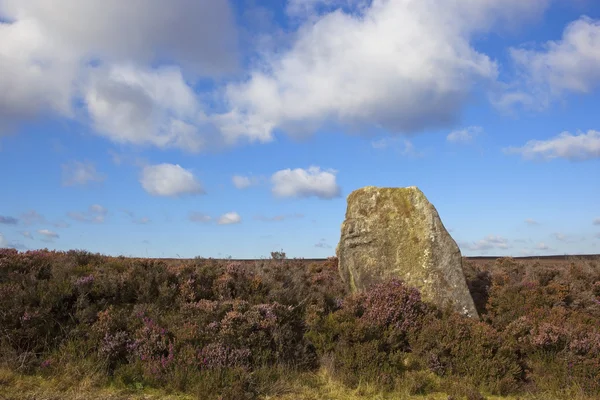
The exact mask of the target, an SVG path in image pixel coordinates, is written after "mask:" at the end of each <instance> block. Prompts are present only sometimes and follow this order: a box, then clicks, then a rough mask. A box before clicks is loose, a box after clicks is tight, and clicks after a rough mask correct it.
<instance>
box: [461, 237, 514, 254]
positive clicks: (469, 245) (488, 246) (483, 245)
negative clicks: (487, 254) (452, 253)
mask: <svg viewBox="0 0 600 400" xmlns="http://www.w3.org/2000/svg"><path fill="white" fill-rule="evenodd" d="M459 244H460V247H462V248H464V249H467V250H472V251H487V250H492V249H503V250H505V249H508V248H509V247H510V246H509V244H508V239H506V238H503V237H501V236H496V235H488V236H486V237H485V238H483V239H481V240H478V241H475V242H460V243H459Z"/></svg>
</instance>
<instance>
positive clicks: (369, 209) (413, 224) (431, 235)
mask: <svg viewBox="0 0 600 400" xmlns="http://www.w3.org/2000/svg"><path fill="white" fill-rule="evenodd" d="M336 251H337V254H338V259H339V268H340V275H341V276H342V279H344V281H345V282H346V283H347V285H348V287H349V288H350V290H353V291H357V290H363V289H366V288H368V287H369V286H371V285H372V284H375V283H378V282H381V281H382V280H385V279H389V278H392V277H400V278H402V279H404V280H405V281H406V282H407V283H408V284H409V285H412V286H415V287H417V288H419V289H420V290H421V292H422V295H423V298H424V299H426V300H429V301H431V302H433V303H436V304H438V305H440V306H445V305H451V306H453V307H455V308H456V309H457V310H458V311H461V312H462V311H463V310H464V309H466V310H467V314H470V315H473V316H476V315H477V313H476V311H475V306H474V304H473V300H472V298H471V296H470V294H469V292H468V289H467V285H466V281H465V278H464V275H463V272H462V257H461V254H460V250H459V248H458V246H457V245H456V242H455V241H454V240H453V239H452V237H451V236H450V235H449V233H448V232H447V231H446V229H445V228H444V225H443V224H442V222H441V219H440V217H439V215H438V213H437V211H436V209H435V207H433V205H432V204H431V203H430V202H429V201H428V200H427V198H426V197H425V195H424V194H423V192H421V190H419V189H418V188H417V187H415V186H412V187H408V188H378V187H374V186H367V187H364V188H362V189H358V190H355V191H354V192H352V193H351V194H350V195H349V196H348V199H347V209H346V216H345V221H344V222H343V224H342V229H341V238H340V242H339V244H338V247H337V250H336Z"/></svg>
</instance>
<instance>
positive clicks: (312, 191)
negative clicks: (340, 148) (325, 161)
mask: <svg viewBox="0 0 600 400" xmlns="http://www.w3.org/2000/svg"><path fill="white" fill-rule="evenodd" d="M336 174H337V171H335V170H328V171H321V168H320V167H316V166H311V167H309V168H308V169H307V170H305V169H302V168H296V169H294V170H292V169H289V168H288V169H284V170H281V171H277V172H275V173H274V174H273V176H272V177H271V182H272V184H273V188H272V189H271V191H272V192H273V194H274V195H275V196H277V197H311V196H315V197H318V198H321V199H332V198H335V197H339V196H340V194H341V188H340V187H339V186H338V184H337V182H336Z"/></svg>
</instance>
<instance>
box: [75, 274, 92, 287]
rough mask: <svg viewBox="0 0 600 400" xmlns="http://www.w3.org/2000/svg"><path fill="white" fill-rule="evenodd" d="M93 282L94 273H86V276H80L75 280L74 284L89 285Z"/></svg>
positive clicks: (79, 285)
mask: <svg viewBox="0 0 600 400" xmlns="http://www.w3.org/2000/svg"><path fill="white" fill-rule="evenodd" d="M93 283H94V275H87V276H82V277H81V278H78V279H77V280H76V281H75V286H78V287H81V286H87V285H91V284H93Z"/></svg>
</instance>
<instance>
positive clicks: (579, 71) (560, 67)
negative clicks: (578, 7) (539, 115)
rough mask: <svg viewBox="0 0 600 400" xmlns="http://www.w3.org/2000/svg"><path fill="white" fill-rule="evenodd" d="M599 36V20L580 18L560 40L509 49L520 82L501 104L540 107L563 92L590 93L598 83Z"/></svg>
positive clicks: (572, 23)
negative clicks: (537, 48) (531, 47)
mask: <svg viewBox="0 0 600 400" xmlns="http://www.w3.org/2000/svg"><path fill="white" fill-rule="evenodd" d="M599 38H600V21H599V20H594V19H591V18H588V17H581V18H580V19H578V20H576V21H574V22H571V23H570V24H569V25H568V26H567V27H566V28H565V30H564V32H563V35H562V38H561V40H557V41H549V42H547V43H545V44H544V45H543V47H542V49H540V50H531V49H525V48H512V49H511V50H510V54H511V57H512V59H513V61H514V62H515V64H516V66H517V68H518V69H519V71H520V74H521V76H522V81H521V82H517V84H516V85H517V89H516V90H514V91H512V92H508V93H507V94H506V96H509V97H508V98H502V99H500V101H501V103H503V104H504V105H505V106H506V105H508V106H510V105H513V104H519V103H521V104H523V105H525V106H529V107H534V108H543V107H545V106H547V105H548V104H549V103H550V102H552V101H553V100H555V99H557V98H559V97H560V96H561V95H563V94H565V93H568V92H575V93H589V92H591V91H592V90H593V89H594V88H596V87H597V86H598V85H600V40H599Z"/></svg>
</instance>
